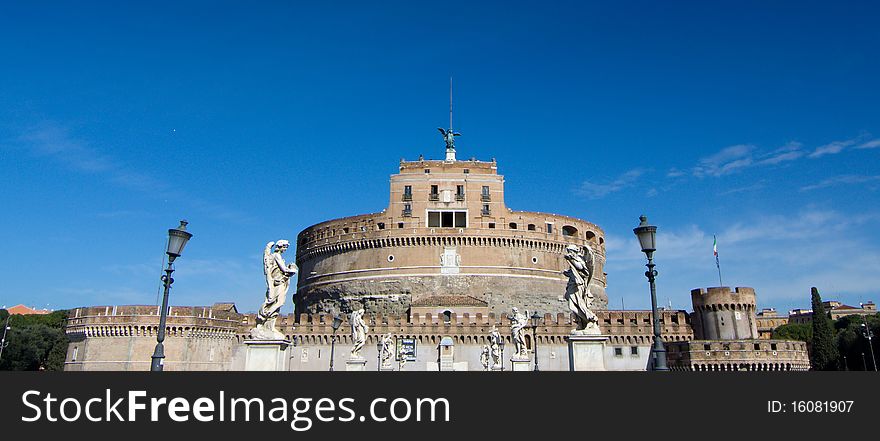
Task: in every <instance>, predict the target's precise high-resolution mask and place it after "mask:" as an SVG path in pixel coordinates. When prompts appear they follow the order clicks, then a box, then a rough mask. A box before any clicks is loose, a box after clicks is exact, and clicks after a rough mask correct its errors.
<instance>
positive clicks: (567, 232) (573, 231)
mask: <svg viewBox="0 0 880 441" xmlns="http://www.w3.org/2000/svg"><path fill="white" fill-rule="evenodd" d="M577 234H578V230H577V228H575V227H572V226H571V225H566V226H564V227H562V235H563V236H577Z"/></svg>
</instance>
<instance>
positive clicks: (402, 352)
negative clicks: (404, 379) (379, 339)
mask: <svg viewBox="0 0 880 441" xmlns="http://www.w3.org/2000/svg"><path fill="white" fill-rule="evenodd" d="M397 366H398V370H401V371H402V370H403V367H404V366H406V349H404V348H403V345H400V348H399V349H398V351H397Z"/></svg>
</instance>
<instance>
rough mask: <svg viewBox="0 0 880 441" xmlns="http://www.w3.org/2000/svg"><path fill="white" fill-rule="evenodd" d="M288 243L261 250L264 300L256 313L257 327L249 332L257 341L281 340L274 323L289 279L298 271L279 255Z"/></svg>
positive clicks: (276, 243)
mask: <svg viewBox="0 0 880 441" xmlns="http://www.w3.org/2000/svg"><path fill="white" fill-rule="evenodd" d="M289 247H290V243H289V242H288V241H286V240H283V239H282V240H279V241H278V242H269V243H267V244H266V248H265V249H263V274H265V276H266V300H265V301H264V302H263V306H261V307H260V311H259V313H257V320H256V321H257V325H256V327H255V328H254V329H252V330H251V336H252V337H253V338H255V339H258V340H283V339H284V334H283V333H282V332H281V331H279V330H278V328H277V326H276V325H275V322H276V321H277V320H278V315H279V311H280V310H281V307H282V306H284V301H285V300H287V291H288V290H289V289H290V278H291V277H293V275H294V274H296V272H297V271H298V270H299V268H297V267H296V264H295V263H290V264H288V263H286V262H285V261H284V257H282V256H281V255H282V254H283V253H284V252H285V251H287V249H288V248H289Z"/></svg>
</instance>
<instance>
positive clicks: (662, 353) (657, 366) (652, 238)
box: [633, 215, 669, 371]
mask: <svg viewBox="0 0 880 441" xmlns="http://www.w3.org/2000/svg"><path fill="white" fill-rule="evenodd" d="M639 220H640V221H641V222H640V223H639V226H637V227H635V228H633V233H635V235H636V237H638V238H639V244H640V245H641V246H642V252H643V253H645V256H646V257H647V258H648V263H647V264H646V265H645V266H647V267H648V271H645V277H647V278H648V284H649V285H650V286H651V314H652V315H651V317H652V319H653V321H654V346H653V347H652V349H651V351H652V352H653V354H652V355H653V357H654V358H653V360H654V370H655V371H668V370H669V368H668V367H667V366H666V349H665V348H664V347H663V340H661V338H660V317H659V315H658V314H657V288H656V287H655V286H654V278H655V277H657V271H656V270H655V269H654V251H656V250H657V240H656V239H657V227H656V226H654V225H650V224H648V217H647V216H645V215H641V216H640V217H639Z"/></svg>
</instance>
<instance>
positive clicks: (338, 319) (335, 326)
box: [330, 315, 342, 372]
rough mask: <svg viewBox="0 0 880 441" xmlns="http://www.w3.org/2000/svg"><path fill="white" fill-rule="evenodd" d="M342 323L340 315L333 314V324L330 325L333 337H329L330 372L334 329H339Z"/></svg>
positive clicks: (331, 369) (334, 340) (334, 337)
mask: <svg viewBox="0 0 880 441" xmlns="http://www.w3.org/2000/svg"><path fill="white" fill-rule="evenodd" d="M341 324H342V317H339V315H334V316H333V324H332V325H330V326H332V327H333V337H332V338H330V372H333V354H334V353H335V352H336V330H337V329H339V325H341Z"/></svg>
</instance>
